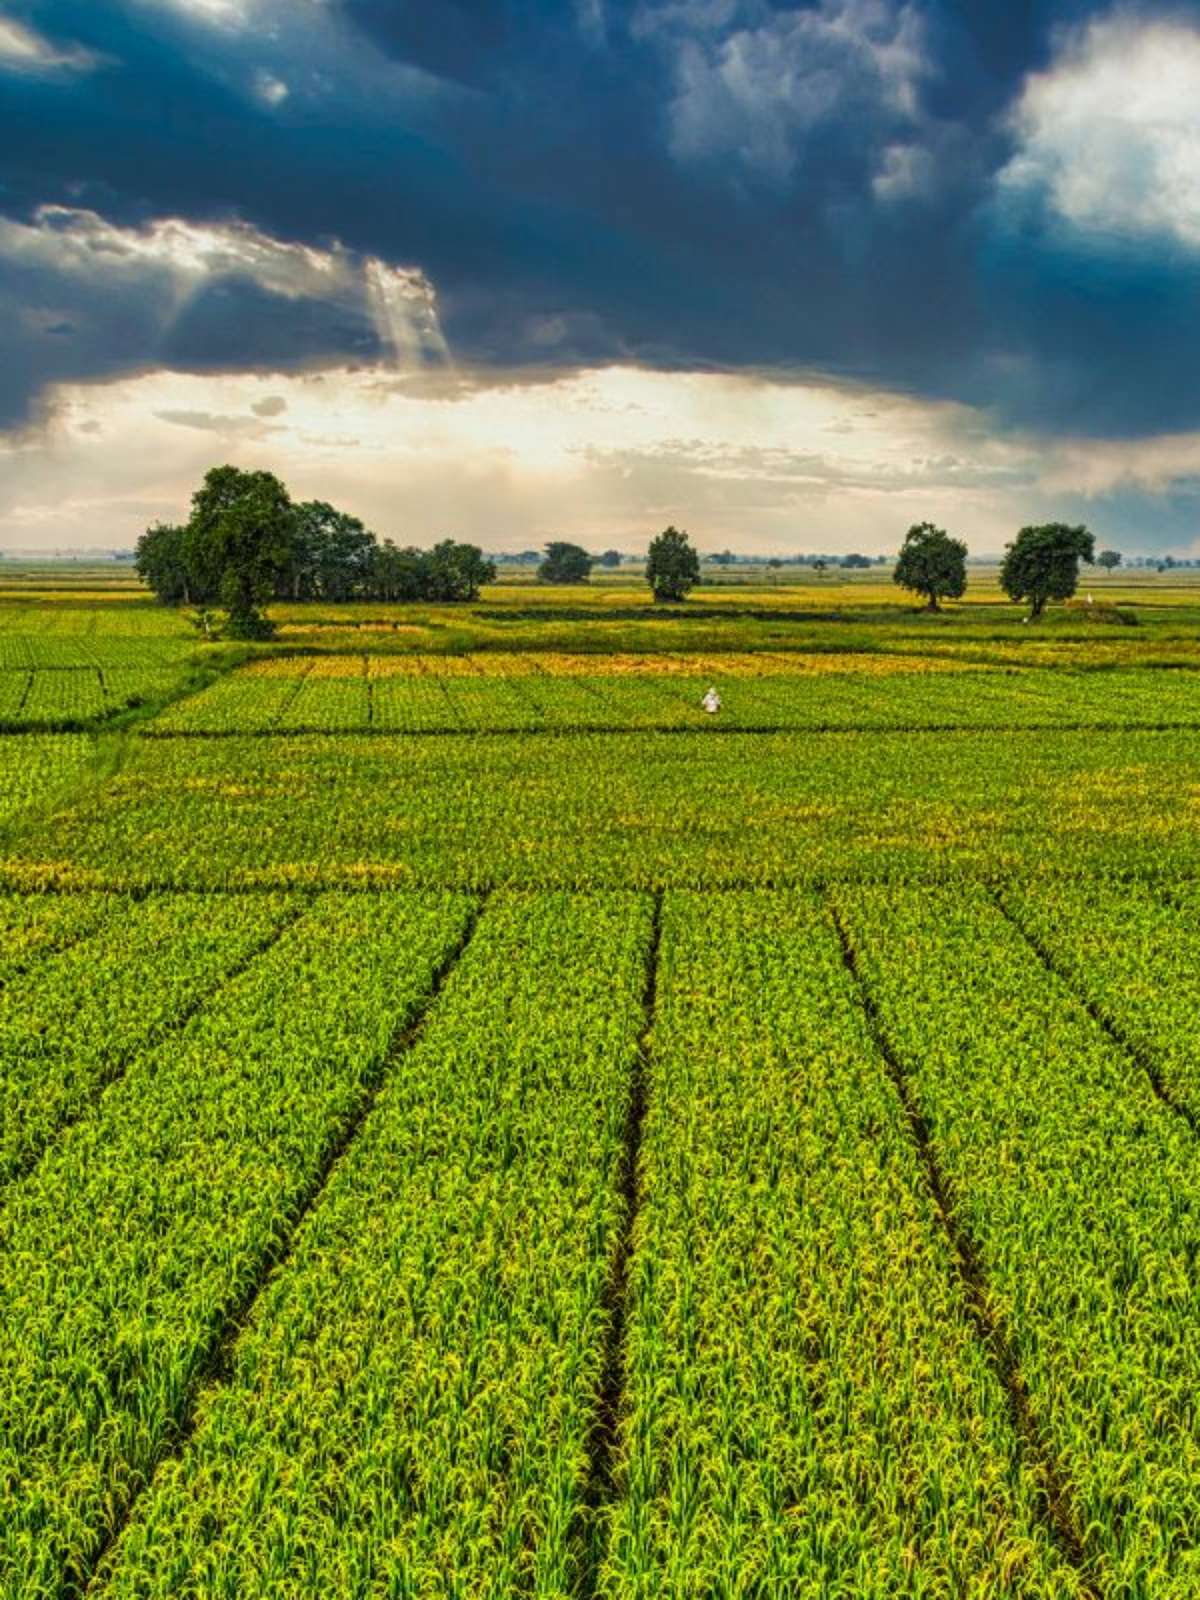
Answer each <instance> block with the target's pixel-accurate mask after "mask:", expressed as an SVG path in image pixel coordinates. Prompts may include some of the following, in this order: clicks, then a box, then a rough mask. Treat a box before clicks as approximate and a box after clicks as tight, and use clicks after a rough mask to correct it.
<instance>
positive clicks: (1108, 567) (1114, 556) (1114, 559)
mask: <svg viewBox="0 0 1200 1600" xmlns="http://www.w3.org/2000/svg"><path fill="white" fill-rule="evenodd" d="M1096 560H1097V561H1098V562H1099V564H1100V565H1101V566H1102V567H1103V568H1104V570H1105V572H1111V571H1112V570H1113V568H1114V567H1119V566H1120V565H1121V552H1120V551H1119V550H1101V552H1100V554H1099V555H1098V556H1097V557H1096Z"/></svg>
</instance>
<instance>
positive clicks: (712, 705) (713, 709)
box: [700, 683, 721, 717]
mask: <svg viewBox="0 0 1200 1600" xmlns="http://www.w3.org/2000/svg"><path fill="white" fill-rule="evenodd" d="M700 704H701V705H702V706H703V707H704V709H705V711H707V712H708V714H709V716H710V717H711V716H715V715H716V714H717V712H718V711H720V709H721V696H720V695H719V694H718V693H717V691H716V689H714V688H713V686H712V684H711V683H710V684H709V686H708V693H707V694H706V695H705V696H704V699H703V700H701V702H700Z"/></svg>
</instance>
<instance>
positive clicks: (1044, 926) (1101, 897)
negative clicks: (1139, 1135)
mask: <svg viewBox="0 0 1200 1600" xmlns="http://www.w3.org/2000/svg"><path fill="white" fill-rule="evenodd" d="M1168 895H1169V896H1170V898H1168ZM1172 898H1173V899H1175V900H1176V901H1180V900H1181V901H1182V905H1181V906H1173V905H1172V904H1171V899H1172ZM1003 903H1004V905H1005V907H1006V908H1007V909H1008V911H1009V912H1010V913H1011V914H1012V916H1014V917H1015V919H1016V920H1017V922H1018V924H1019V925H1020V926H1021V927H1022V928H1024V929H1026V930H1027V931H1028V933H1029V934H1030V935H1031V936H1032V938H1033V940H1034V942H1035V944H1036V945H1037V946H1038V948H1039V949H1040V950H1041V951H1042V952H1043V954H1044V955H1045V957H1046V958H1047V959H1048V960H1049V961H1050V962H1051V963H1052V964H1053V965H1054V966H1055V967H1056V968H1057V969H1058V970H1060V971H1061V972H1062V973H1063V974H1064V975H1065V976H1066V977H1067V979H1068V980H1069V981H1070V983H1071V984H1072V987H1073V988H1074V989H1075V990H1076V992H1077V993H1079V994H1080V995H1082V996H1083V997H1084V998H1085V999H1086V1000H1087V1001H1088V1002H1089V1003H1090V1004H1092V1005H1093V1006H1094V1007H1095V1008H1096V1010H1097V1011H1098V1012H1099V1014H1100V1015H1101V1016H1102V1017H1103V1018H1104V1019H1105V1021H1106V1022H1108V1024H1109V1025H1110V1026H1111V1027H1113V1028H1115V1030H1116V1031H1117V1034H1118V1036H1119V1037H1120V1038H1121V1039H1122V1040H1124V1041H1125V1042H1126V1043H1127V1044H1128V1045H1129V1047H1130V1048H1131V1049H1132V1050H1133V1052H1134V1053H1135V1054H1136V1055H1137V1056H1138V1058H1139V1060H1141V1061H1142V1062H1143V1063H1145V1065H1146V1066H1147V1068H1148V1070H1149V1071H1150V1072H1151V1074H1152V1075H1153V1077H1154V1078H1155V1079H1156V1080H1157V1081H1158V1082H1159V1083H1160V1085H1161V1087H1162V1089H1163V1091H1164V1092H1165V1093H1166V1094H1167V1095H1168V1097H1169V1098H1170V1099H1171V1100H1172V1102H1173V1103H1175V1104H1177V1105H1179V1106H1182V1107H1183V1108H1184V1109H1185V1110H1186V1111H1187V1112H1188V1113H1189V1114H1190V1115H1191V1116H1192V1117H1193V1118H1194V1119H1195V1120H1196V1121H1197V1122H1198V1123H1200V1060H1198V1059H1197V1050H1196V1028H1197V1022H1198V1019H1200V898H1198V897H1197V894H1196V890H1195V888H1194V886H1192V887H1188V888H1186V889H1183V890H1181V889H1180V888H1179V887H1178V886H1176V887H1175V888H1173V889H1172V890H1170V891H1167V892H1166V893H1164V892H1155V891H1154V890H1153V889H1150V888H1147V887H1146V886H1144V885H1139V884H1134V883H1127V884H1111V883H1104V882H1093V881H1085V882H1083V883H1080V884H1070V885H1068V884H1054V885H1048V886H1043V888H1041V889H1031V888H1027V887H1025V886H1023V885H1021V884H1020V883H1015V884H1012V885H1011V886H1007V887H1006V888H1005V889H1004V892H1003Z"/></svg>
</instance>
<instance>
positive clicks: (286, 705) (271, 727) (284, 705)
mask: <svg viewBox="0 0 1200 1600" xmlns="http://www.w3.org/2000/svg"><path fill="white" fill-rule="evenodd" d="M316 664H317V658H314V659H313V660H312V661H311V662H310V663H309V665H308V666H307V667H305V669H304V671H303V672H301V673H298V674H297V676H296V683H295V687H294V688H293V689H292V692H291V694H289V695H287V696H286V697H285V698H284V699H283V700H282V701H281V702H280V704H279V707H278V709H277V710H276V712H275V715H274V716H273V717H272V718H271V721H270V722H269V723H268V725H267V726H266V727H265V728H256V729H255V730H254V732H255V733H257V734H259V735H262V734H272V733H273V734H283V735H286V734H289V733H291V732H292V731H293V730H292V729H291V728H281V727H280V726H279V724H280V722H281V721H282V720H283V718H284V717H286V716H287V714H288V712H289V711H290V710H291V709H292V707H293V706H294V705H295V703H296V700H297V699H298V698H299V695H300V691H301V689H303V687H304V685H305V684H306V683H307V682H308V680H309V678H310V677H311V676H312V674H313V671H314V669H315V667H316ZM160 737H161V736H160ZM166 737H167V738H171V737H175V736H174V735H171V734H168V735H166Z"/></svg>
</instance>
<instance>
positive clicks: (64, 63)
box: [0, 17, 101, 72]
mask: <svg viewBox="0 0 1200 1600" xmlns="http://www.w3.org/2000/svg"><path fill="white" fill-rule="evenodd" d="M100 62H101V57H100V56H98V55H96V54H95V53H94V52H93V51H91V50H85V49H84V48H83V47H82V46H81V45H55V44H51V43H50V41H49V40H48V39H43V38H42V36H41V34H39V33H35V32H34V31H33V29H32V28H27V27H26V26H25V25H24V24H23V23H20V22H18V21H17V20H16V19H15V18H14V17H0V68H2V69H7V70H8V71H12V72H90V71H91V70H92V69H93V68H94V67H97V66H99V65H100Z"/></svg>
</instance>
